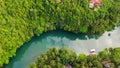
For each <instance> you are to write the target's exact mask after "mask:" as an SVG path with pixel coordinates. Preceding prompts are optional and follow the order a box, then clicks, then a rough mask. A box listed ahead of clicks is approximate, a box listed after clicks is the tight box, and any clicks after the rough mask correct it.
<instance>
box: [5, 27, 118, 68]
mask: <svg viewBox="0 0 120 68" xmlns="http://www.w3.org/2000/svg"><path fill="white" fill-rule="evenodd" d="M52 47H56V48H61V47H66V48H70V49H71V50H73V51H75V52H76V53H77V54H80V53H85V54H89V50H90V49H92V48H94V49H96V52H99V51H101V50H103V49H104V48H108V47H120V27H118V28H115V30H113V31H109V32H105V33H104V34H103V35H102V36H97V35H85V34H79V35H77V34H74V33H71V32H66V31H62V30H57V31H50V32H46V33H43V34H42V35H41V36H39V37H34V38H32V39H31V40H30V41H29V42H27V43H25V44H24V45H23V46H22V47H21V48H20V49H18V50H17V53H16V56H15V57H13V58H12V59H11V60H10V63H9V64H7V65H5V66H4V68H27V66H28V65H29V64H31V63H32V62H34V61H36V59H37V56H38V55H40V54H41V53H44V52H46V51H47V50H48V49H49V48H52Z"/></svg>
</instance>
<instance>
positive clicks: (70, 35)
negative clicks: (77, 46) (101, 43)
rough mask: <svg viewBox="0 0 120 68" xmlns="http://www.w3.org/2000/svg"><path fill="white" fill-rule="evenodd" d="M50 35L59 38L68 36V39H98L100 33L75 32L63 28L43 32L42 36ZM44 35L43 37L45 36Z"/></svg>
mask: <svg viewBox="0 0 120 68" xmlns="http://www.w3.org/2000/svg"><path fill="white" fill-rule="evenodd" d="M44 35H45V36H46V35H47V36H51V37H59V38H64V37H66V38H68V39H70V40H76V39H80V40H88V39H98V38H99V37H100V36H101V35H96V34H75V33H72V32H69V31H64V30H54V31H49V32H46V33H44V34H43V36H44ZM45 36H44V37H45Z"/></svg>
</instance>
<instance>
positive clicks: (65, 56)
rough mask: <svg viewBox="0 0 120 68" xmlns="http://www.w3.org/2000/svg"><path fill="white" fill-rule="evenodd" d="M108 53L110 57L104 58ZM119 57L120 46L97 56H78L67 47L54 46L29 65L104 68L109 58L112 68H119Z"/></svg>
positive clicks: (36, 67) (63, 67)
mask: <svg viewBox="0 0 120 68" xmlns="http://www.w3.org/2000/svg"><path fill="white" fill-rule="evenodd" d="M106 51H107V52H108V51H109V53H106ZM52 54H54V55H52ZM106 55H109V58H107V59H103V58H106ZM45 57H47V59H45ZM119 59H120V48H114V49H111V48H110V49H105V50H103V51H101V52H100V53H98V55H96V56H91V55H88V56H87V55H85V54H80V55H79V56H77V55H76V54H75V52H73V51H71V50H68V49H66V48H61V49H56V48H53V49H49V51H47V52H46V53H44V54H42V55H40V56H39V57H38V60H37V61H36V62H35V63H33V64H31V65H29V68H33V67H34V66H35V68H44V67H45V68H46V67H47V66H50V67H51V68H60V67H61V68H65V66H66V65H68V64H69V65H70V66H72V67H73V68H104V64H102V62H103V61H104V62H106V61H108V60H110V61H109V63H110V66H111V67H112V68H114V67H115V68H118V67H119V65H120V61H119ZM71 60H72V61H71Z"/></svg>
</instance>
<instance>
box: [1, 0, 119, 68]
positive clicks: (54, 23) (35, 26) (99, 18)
mask: <svg viewBox="0 0 120 68" xmlns="http://www.w3.org/2000/svg"><path fill="white" fill-rule="evenodd" d="M59 1H60V2H58V3H56V0H14V1H13V0H0V67H2V65H3V64H4V63H5V64H7V63H8V62H9V61H8V60H9V58H10V57H13V56H15V53H16V50H17V49H18V48H19V47H20V46H21V45H22V44H24V43H25V42H27V41H29V40H30V39H31V38H32V37H33V36H34V35H37V36H39V35H41V34H42V33H43V32H46V31H49V30H54V29H56V27H57V28H59V29H64V30H67V31H72V32H75V33H98V34H102V33H103V32H105V31H106V30H111V29H112V28H113V27H114V26H117V22H118V20H119V18H120V4H119V3H120V1H119V0H113V2H112V0H103V2H102V5H101V7H100V9H99V10H98V11H94V10H91V9H89V8H88V3H89V0H59ZM73 58H74V56H73ZM67 59H71V60H70V61H72V62H74V60H73V59H72V58H69V57H68V58H67ZM52 63H53V62H52ZM59 65H60V64H59ZM45 67H50V66H45Z"/></svg>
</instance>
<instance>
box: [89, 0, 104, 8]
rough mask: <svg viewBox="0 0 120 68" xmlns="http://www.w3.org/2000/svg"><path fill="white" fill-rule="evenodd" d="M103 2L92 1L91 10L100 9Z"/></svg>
mask: <svg viewBox="0 0 120 68" xmlns="http://www.w3.org/2000/svg"><path fill="white" fill-rule="evenodd" d="M101 3H102V1H101V0H90V2H89V8H91V9H92V8H94V7H97V8H99V7H100V5H101Z"/></svg>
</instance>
